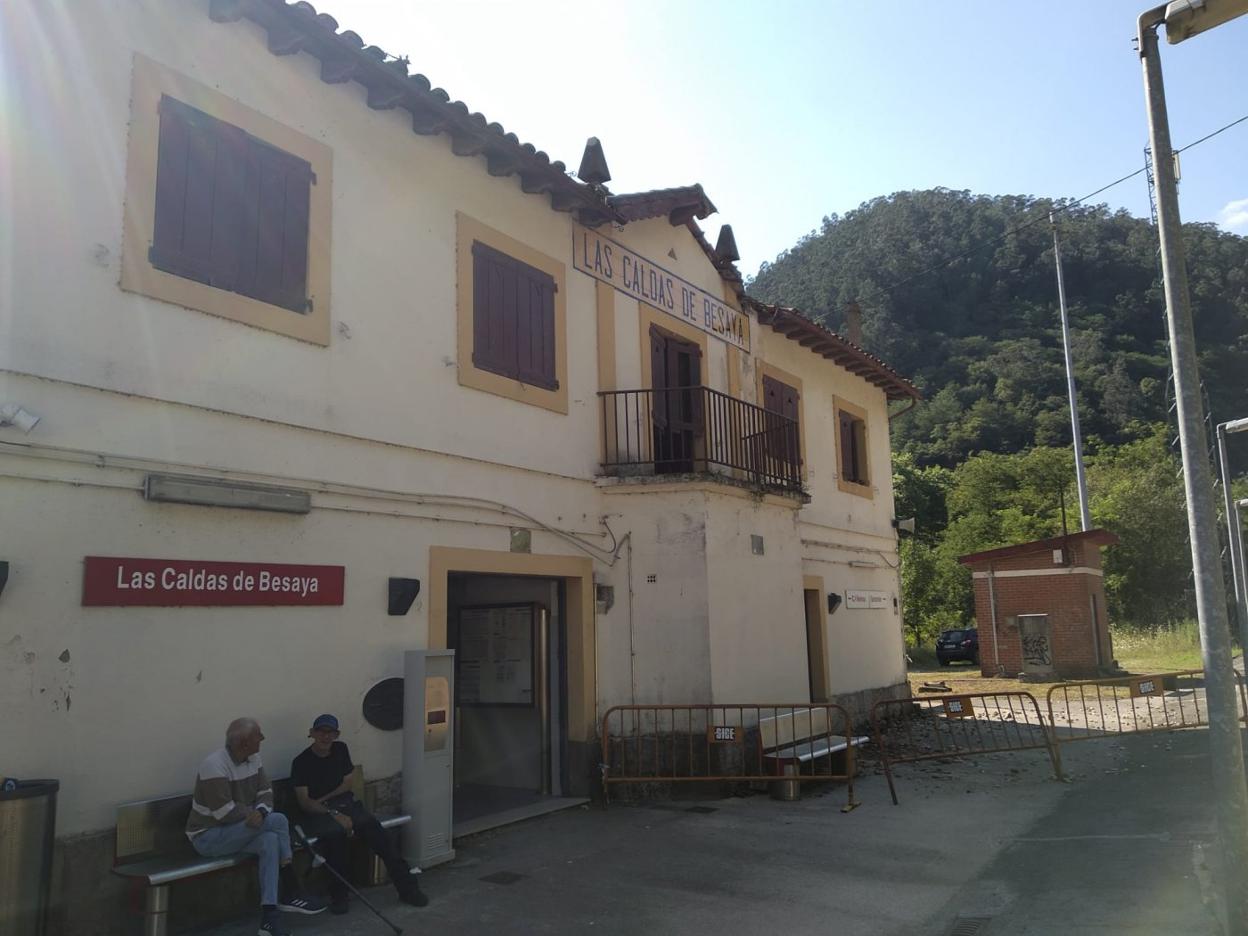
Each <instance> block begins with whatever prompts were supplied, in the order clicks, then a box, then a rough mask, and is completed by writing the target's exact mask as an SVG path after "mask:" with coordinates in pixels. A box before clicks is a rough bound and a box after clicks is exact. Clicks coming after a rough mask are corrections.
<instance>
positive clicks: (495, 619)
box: [446, 573, 568, 835]
mask: <svg viewBox="0 0 1248 936" xmlns="http://www.w3.org/2000/svg"><path fill="white" fill-rule="evenodd" d="M566 601H567V596H566V588H565V585H564V581H563V580H562V579H558V578H543V577H537V576H522V575H486V574H478V573H451V574H450V575H449V576H448V580H447V622H446V626H447V631H446V635H447V646H448V647H450V648H451V649H453V650H455V712H456V717H455V729H456V730H455V755H454V797H453V802H454V823H455V828H456V832H455V834H456V835H461V834H466V833H465V832H463V831H461V830H462V829H464V828H467V827H469V826H471V827H472V829H473V830H477V829H480V828H489V827H491V826H492V825H495V824H499V823H497V822H493V823H492V822H491V821H490V820H491V817H505V816H509V815H514V814H515V813H516V812H517V811H520V812H524V811H526V810H533V809H536V810H537V813H540V812H542V811H545V810H543V809H541V808H540V806H541V804H542V803H543V802H544V801H548V800H551V799H556V798H559V797H561V796H563V795H564V791H565V790H567V789H568V780H567V764H568V759H567V737H568V732H567V709H568V707H567V654H566V647H567V632H566V623H565V622H566V615H565V614H564V608H565V607H566ZM534 814H536V813H534ZM502 821H511V819H503V820H502Z"/></svg>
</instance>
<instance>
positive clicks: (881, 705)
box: [871, 692, 1060, 806]
mask: <svg viewBox="0 0 1248 936" xmlns="http://www.w3.org/2000/svg"><path fill="white" fill-rule="evenodd" d="M871 729H872V733H873V735H874V737H875V741H876V749H877V751H878V752H879V756H880V759H881V761H882V763H883V766H884V776H885V777H887V778H888V792H889V794H890V795H891V796H892V798H893V805H894V806H895V805H897V788H896V787H895V786H894V784H893V767H894V765H896V764H906V763H914V762H916V761H922V760H935V759H939V758H946V757H965V756H967V755H973V754H998V753H1002V752H1005V751H1030V750H1045V751H1048V753H1049V760H1050V761H1051V762H1052V764H1053V773H1054V775H1055V776H1060V774H1059V773H1058V769H1059V768H1058V762H1057V757H1056V754H1055V752H1054V745H1053V744H1052V741H1051V739H1050V736H1049V731H1048V727H1047V726H1046V725H1045V722H1044V716H1043V715H1041V713H1040V704H1039V703H1038V702H1037V701H1036V698H1035V696H1033V695H1032V694H1031V693H1030V692H976V693H969V694H964V695H939V696H928V697H925V698H924V697H910V698H906V699H886V700H884V701H882V702H877V703H876V704H875V706H874V707H873V708H872V709H871ZM890 729H891V730H890Z"/></svg>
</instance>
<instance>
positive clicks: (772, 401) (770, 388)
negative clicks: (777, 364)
mask: <svg viewBox="0 0 1248 936" xmlns="http://www.w3.org/2000/svg"><path fill="white" fill-rule="evenodd" d="M797 401H798V393H797V388H796V387H790V386H789V385H788V384H786V383H784V382H783V381H780V380H776V379H775V378H774V377H768V376H767V375H766V374H764V375H763V409H765V410H766V411H767V412H768V413H775V414H777V415H779V416H785V417H787V418H789V419H791V420H793V425H792V426H790V425H789V424H788V423H785V422H782V421H781V420H778V419H768V420H767V452H768V454H769V455H771V456H772V457H773V458H785V459H789V460H793V461H796V460H797V459H798V458H799V452H800V451H801V448H800V446H799V439H798V435H797Z"/></svg>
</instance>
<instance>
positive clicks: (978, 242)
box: [749, 189, 1248, 643]
mask: <svg viewBox="0 0 1248 936" xmlns="http://www.w3.org/2000/svg"><path fill="white" fill-rule="evenodd" d="M1053 207H1057V208H1059V209H1062V210H1060V211H1058V213H1057V219H1058V225H1059V231H1060V234H1061V239H1062V257H1063V260H1064V265H1065V278H1066V292H1067V301H1068V306H1069V310H1070V317H1071V327H1072V332H1073V341H1072V344H1073V347H1074V357H1075V372H1076V381H1077V383H1078V394H1079V412H1080V419H1081V422H1082V428H1083V433H1084V440H1085V446H1084V448H1085V453H1086V454H1087V458H1088V486H1089V491H1090V495H1091V502H1092V514H1093V520H1094V522H1095V524H1096V525H1098V526H1104V527H1107V528H1108V529H1110V530H1113V531H1114V532H1115V533H1117V534H1118V535H1119V536H1120V537H1121V540H1122V542H1121V544H1120V545H1118V546H1115V547H1112V548H1111V549H1109V550H1108V551H1107V553H1106V560H1105V564H1106V566H1105V567H1106V578H1105V584H1106V590H1107V594H1108V597H1109V600H1110V614H1111V620H1112V621H1113V622H1114V624H1115V625H1116V626H1117V627H1119V628H1121V627H1157V626H1166V625H1169V624H1173V623H1175V622H1177V621H1180V620H1183V619H1184V618H1187V617H1191V616H1192V615H1193V613H1194V608H1193V601H1192V592H1191V577H1190V574H1191V560H1190V554H1189V550H1188V545H1187V539H1186V537H1187V529H1186V519H1185V512H1184V501H1183V482H1182V477H1181V471H1180V463H1179V459H1178V455H1177V452H1176V451H1175V448H1174V446H1173V444H1172V442H1173V436H1174V432H1173V429H1172V427H1173V418H1172V417H1170V416H1169V415H1168V408H1169V404H1170V388H1169V385H1168V372H1169V359H1168V351H1167V345H1166V336H1165V322H1164V299H1163V295H1162V290H1161V279H1160V270H1159V265H1158V261H1157V253H1156V251H1157V242H1156V237H1155V235H1154V232H1153V229H1152V226H1151V225H1150V224H1149V223H1148V222H1147V221H1146V220H1141V219H1138V218H1134V217H1132V216H1130V215H1128V214H1126V213H1125V212H1118V213H1111V212H1109V211H1108V210H1106V209H1105V208H1104V207H1103V206H1095V207H1071V206H1065V205H1062V204H1061V203H1058V204H1057V205H1056V206H1054V205H1053V203H1050V202H1047V201H1044V200H1040V199H1033V198H1026V197H1018V196H996V197H993V196H985V195H978V196H977V195H971V194H969V193H967V192H953V191H947V190H943V189H937V190H934V191H924V192H900V193H897V194H895V195H892V196H889V197H886V198H878V199H875V200H874V201H871V202H869V203H867V204H865V205H863V206H862V207H860V208H858V209H856V210H855V211H851V212H849V213H848V214H846V215H845V216H844V217H838V216H836V215H832V216H830V217H828V218H826V219H825V220H824V222H823V226H822V229H821V230H820V231H818V232H815V233H812V234H810V235H809V236H807V237H805V238H803V239H802V241H801V242H799V243H798V244H797V245H796V246H795V247H794V248H793V249H791V250H788V251H786V252H785V253H783V254H781V255H780V256H779V257H778V258H777V259H776V261H775V262H774V263H770V264H764V265H763V267H762V269H761V270H760V271H759V273H758V276H757V277H755V278H754V280H753V281H752V283H751V284H750V287H749V288H750V291H751V292H752V293H753V294H754V295H756V296H758V297H759V298H761V299H764V300H767V301H770V302H779V303H782V304H785V305H790V306H795V307H797V308H799V309H801V310H803V311H805V312H806V313H808V314H811V315H814V316H816V317H818V318H820V319H822V320H823V321H824V322H825V323H826V324H827V325H828V326H829V327H831V328H833V329H835V330H837V331H841V332H842V333H843V332H844V330H845V325H844V314H845V307H846V305H847V304H848V303H849V302H850V301H856V302H857V303H858V304H859V306H860V308H861V309H862V320H863V345H864V346H865V347H866V348H867V349H868V350H870V351H872V352H874V353H876V354H878V355H879V356H881V357H882V358H884V359H885V360H886V361H888V362H889V363H890V364H892V365H893V366H894V367H895V368H896V369H897V370H899V371H900V372H902V373H903V374H906V375H908V376H910V377H912V378H913V379H914V380H915V382H916V383H917V384H918V386H919V387H920V388H921V389H922V391H923V393H924V397H925V401H924V402H923V403H921V404H920V405H919V407H918V408H917V409H916V410H915V411H914V412H912V413H909V414H907V415H906V416H904V417H903V418H901V419H898V420H897V421H896V422H895V423H894V424H893V427H892V438H893V449H894V453H895V454H894V482H895V487H896V494H897V515H898V516H899V517H905V516H915V517H916V518H917V521H918V522H917V527H918V531H917V535H916V536H914V537H912V538H908V539H906V540H905V541H904V542H903V544H902V550H901V554H902V588H903V593H904V605H903V607H904V609H905V610H904V616H905V624H906V629H907V633H908V636H909V638H910V639H911V641H912V642H914V643H926V642H929V641H930V640H931V637H932V636H933V634H934V633H935V632H936V631H937V630H939V629H941V628H944V627H955V626H958V625H960V624H962V623H965V622H967V621H969V620H970V617H971V614H972V612H973V608H972V604H971V593H970V576H969V574H968V573H967V572H966V570H965V569H964V568H963V567H962V566H960V565H959V564H958V563H957V557H958V556H959V555H964V554H966V553H970V552H974V551H977V550H981V549H988V548H992V547H995V546H1002V545H1006V544H1009V543H1014V542H1021V541H1024V540H1028V539H1034V538H1039V537H1043V536H1051V535H1055V534H1057V533H1060V532H1062V522H1063V521H1062V505H1063V502H1064V503H1065V506H1066V508H1067V511H1068V515H1069V519H1068V523H1069V528H1070V529H1072V530H1077V529H1078V528H1079V513H1078V506H1077V500H1076V496H1075V490H1074V469H1073V457H1072V454H1071V448H1070V438H1071V433H1070V416H1069V409H1068V406H1067V398H1066V382H1065V380H1066V378H1065V368H1064V363H1063V359H1062V350H1061V324H1060V320H1059V317H1058V310H1057V281H1056V273H1055V269H1054V262H1053V234H1052V229H1051V227H1050V225H1049V222H1048V213H1049V210H1050V208H1053ZM1184 235H1185V242H1186V245H1187V254H1188V271H1189V277H1190V281H1191V293H1192V302H1193V306H1194V308H1193V313H1194V319H1195V323H1196V331H1197V346H1198V349H1199V354H1200V371H1201V377H1202V379H1203V381H1204V384H1205V389H1206V394H1207V397H1208V406H1209V410H1210V412H1211V413H1212V416H1213V418H1214V420H1216V421H1222V420H1227V419H1234V418H1239V417H1243V416H1248V393H1246V392H1245V391H1246V390H1248V238H1242V237H1237V236H1235V235H1232V234H1226V233H1222V232H1220V231H1218V230H1217V229H1216V228H1215V227H1213V226H1211V225H1188V226H1187V227H1186V228H1185V230H1184ZM1236 444H1237V445H1240V446H1242V440H1240V439H1237V440H1236ZM1237 467H1238V469H1239V471H1238V472H1237V474H1239V473H1242V471H1243V470H1244V469H1248V450H1244V449H1242V448H1241V449H1240V450H1239V451H1238V452H1237ZM1238 493H1239V496H1241V497H1242V496H1245V495H1248V486H1246V487H1245V489H1244V490H1243V491H1240V492H1238ZM1219 500H1220V498H1219ZM1208 535H1210V536H1217V535H1218V533H1217V531H1209V532H1208ZM1228 581H1229V573H1228Z"/></svg>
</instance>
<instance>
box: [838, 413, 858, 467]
mask: <svg viewBox="0 0 1248 936" xmlns="http://www.w3.org/2000/svg"><path fill="white" fill-rule="evenodd" d="M837 415H838V417H839V423H840V431H839V433H838V439H839V441H840V446H841V478H842V479H844V480H845V481H857V480H858V472H857V469H856V465H855V459H854V418H853V417H852V416H850V415H849V414H848V413H838V414H837Z"/></svg>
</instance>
